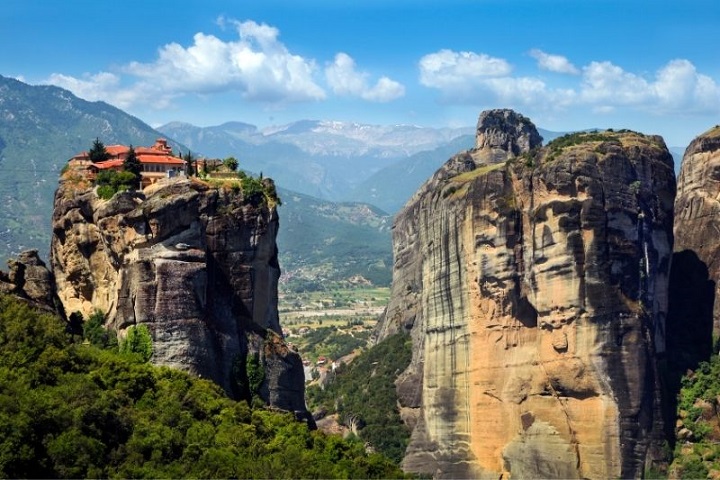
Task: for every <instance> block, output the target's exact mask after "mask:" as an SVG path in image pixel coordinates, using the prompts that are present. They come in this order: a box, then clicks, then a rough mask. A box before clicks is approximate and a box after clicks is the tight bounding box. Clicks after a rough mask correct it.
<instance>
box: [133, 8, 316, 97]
mask: <svg viewBox="0 0 720 480" xmlns="http://www.w3.org/2000/svg"><path fill="white" fill-rule="evenodd" d="M231 23H232V24H233V25H234V26H235V28H236V31H237V33H238V36H239V39H238V40H236V41H229V42H224V41H222V40H220V39H219V38H217V37H215V36H214V35H206V34H203V33H197V34H195V36H194V37H193V45H191V46H189V47H187V48H185V47H183V46H181V45H179V44H177V43H171V44H168V45H165V46H164V47H162V48H161V49H160V51H159V54H158V59H157V60H156V61H154V62H152V63H139V62H132V63H131V64H129V65H127V66H126V67H125V68H124V71H125V72H126V73H129V74H131V75H134V76H135V77H138V78H140V79H145V80H152V81H154V82H157V84H158V86H159V87H161V88H162V89H163V90H170V91H174V92H179V93H187V92H195V93H212V92H217V91H226V90H237V91H239V92H241V93H242V95H243V97H245V98H246V99H248V100H256V101H262V102H279V101H290V102H292V101H306V100H321V99H323V98H325V92H324V90H323V89H322V88H321V87H320V86H319V85H318V84H317V83H315V80H314V78H313V74H314V72H315V70H316V66H315V62H314V61H313V60H311V59H306V58H304V57H302V56H300V55H295V54H293V53H291V52H290V51H289V50H288V49H287V47H286V46H285V45H284V44H283V43H282V42H280V41H279V40H278V36H279V31H278V30H277V29H276V28H275V27H272V26H269V25H266V24H258V23H256V22H254V21H252V20H249V21H245V22H238V21H231Z"/></svg>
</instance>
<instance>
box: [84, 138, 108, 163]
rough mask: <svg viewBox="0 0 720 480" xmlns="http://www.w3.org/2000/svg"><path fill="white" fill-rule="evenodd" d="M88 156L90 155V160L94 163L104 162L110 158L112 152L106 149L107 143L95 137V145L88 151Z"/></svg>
mask: <svg viewBox="0 0 720 480" xmlns="http://www.w3.org/2000/svg"><path fill="white" fill-rule="evenodd" d="M88 157H90V161H91V162H93V163H100V162H104V161H106V160H107V159H109V158H110V154H109V153H108V151H107V150H105V145H103V143H102V142H101V141H100V139H99V138H97V137H95V141H94V142H93V146H92V148H91V149H90V151H89V152H88Z"/></svg>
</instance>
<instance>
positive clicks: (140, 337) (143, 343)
mask: <svg viewBox="0 0 720 480" xmlns="http://www.w3.org/2000/svg"><path fill="white" fill-rule="evenodd" d="M120 353H136V354H138V355H140V358H142V359H143V361H144V362H147V361H149V360H150V357H152V336H151V335H150V330H148V327H147V326H146V325H143V324H142V323H141V324H140V325H136V326H134V327H130V328H128V331H127V336H126V337H125V340H124V341H122V342H121V343H120Z"/></svg>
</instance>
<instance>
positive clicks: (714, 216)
mask: <svg viewBox="0 0 720 480" xmlns="http://www.w3.org/2000/svg"><path fill="white" fill-rule="evenodd" d="M719 236H720V126H716V127H715V128H713V129H710V130H709V131H707V132H705V133H704V134H702V135H700V136H698V137H697V138H696V139H694V140H693V141H692V143H690V145H689V146H688V148H687V149H686V150H685V155H684V156H683V162H682V167H681V169H680V176H679V177H678V189H677V198H676V199H675V251H676V252H678V253H682V252H685V254H684V255H692V254H691V253H690V252H694V254H695V255H696V256H697V260H699V261H700V262H702V263H703V264H704V266H705V267H706V269H707V271H706V272H705V273H706V275H707V277H709V279H711V280H712V281H714V282H716V283H715V285H714V298H715V299H717V298H718V293H720V282H718V280H720V243H719V242H718V237H719ZM688 260H690V257H688ZM684 263H687V262H684ZM707 277H706V278H707ZM711 300H712V299H711ZM693 303H696V304H697V303H701V302H693ZM702 303H703V304H705V305H707V304H708V303H710V304H712V301H710V302H707V301H705V302H702ZM712 317H713V322H712V323H713V327H712V328H713V332H714V333H715V334H716V335H717V334H720V302H718V301H717V300H716V301H715V302H714V307H713V313H712Z"/></svg>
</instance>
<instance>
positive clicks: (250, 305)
mask: <svg viewBox="0 0 720 480" xmlns="http://www.w3.org/2000/svg"><path fill="white" fill-rule="evenodd" d="M266 181H267V180H266ZM74 188H75V187H73V186H72V185H71V184H70V183H69V182H61V184H60V187H59V188H58V191H57V192H56V196H55V208H54V214H53V238H52V246H51V265H52V270H53V273H54V275H55V278H56V283H57V290H58V295H59V297H60V299H61V301H62V303H63V305H64V307H65V310H66V311H67V312H68V313H70V312H74V311H80V312H82V313H83V314H84V315H86V316H87V315H88V314H90V313H92V312H93V311H94V310H95V309H100V310H102V311H103V312H105V313H106V315H107V316H106V318H107V324H108V325H110V326H112V327H113V328H115V329H116V330H118V332H120V334H121V335H122V333H123V332H124V330H125V329H127V328H128V327H130V326H132V325H138V324H145V325H147V326H148V328H149V329H150V331H151V333H152V336H153V358H152V361H153V363H156V364H159V365H167V366H171V367H176V368H180V369H183V370H187V371H190V372H192V373H195V374H197V375H201V376H203V377H206V378H210V379H212V380H214V381H216V382H217V383H218V384H220V385H221V386H222V387H223V388H225V390H227V391H228V392H229V393H230V394H231V395H233V396H235V397H249V396H251V395H252V394H257V395H259V396H260V397H261V398H262V399H263V400H265V401H266V402H267V403H269V404H270V405H273V406H276V407H279V408H282V409H286V410H291V411H298V412H305V401H304V375H303V371H302V362H301V360H300V357H299V355H298V354H297V353H296V352H295V351H293V350H291V349H290V348H289V347H288V346H287V345H286V344H285V342H284V341H283V339H282V338H281V330H280V325H279V321H278V313H277V282H278V278H279V275H280V269H279V265H278V262H277V246H276V244H275V238H276V235H277V230H278V217H277V212H276V210H275V208H274V207H268V206H267V205H266V204H265V203H263V202H260V203H258V202H257V201H251V200H249V199H245V198H243V195H242V193H241V192H239V191H233V190H232V189H223V188H210V187H209V186H208V185H206V184H203V183H202V182H196V181H188V180H178V181H172V182H167V183H165V184H164V185H163V186H161V187H154V189H153V190H152V191H150V190H148V189H146V190H145V191H144V193H141V192H125V193H119V194H116V195H115V196H114V197H113V198H112V199H111V200H101V199H99V198H98V197H97V195H96V194H95V193H94V192H93V191H92V190H81V191H74ZM253 362H255V363H256V364H258V365H260V367H261V368H262V369H263V371H264V375H263V377H264V380H263V382H262V385H261V386H260V387H259V389H258V391H256V392H251V391H250V388H251V386H250V382H249V381H248V368H249V367H248V365H249V364H252V363H253Z"/></svg>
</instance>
